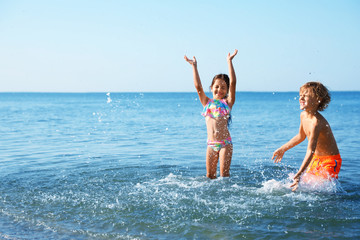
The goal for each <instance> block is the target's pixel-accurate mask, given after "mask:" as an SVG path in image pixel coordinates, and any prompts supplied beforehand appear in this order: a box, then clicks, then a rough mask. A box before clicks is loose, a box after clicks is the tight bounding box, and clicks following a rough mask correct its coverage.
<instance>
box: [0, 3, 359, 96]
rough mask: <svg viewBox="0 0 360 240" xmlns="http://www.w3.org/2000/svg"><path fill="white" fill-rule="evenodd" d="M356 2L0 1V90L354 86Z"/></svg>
mask: <svg viewBox="0 0 360 240" xmlns="http://www.w3.org/2000/svg"><path fill="white" fill-rule="evenodd" d="M359 13H360V1H357V0H353V1H350V0H343V1H340V0H338V1H331V0H326V1H323V0H318V1H310V0H309V1H308V0H302V1H300V0H294V1H287V0H283V1H282V0H278V1H271V0H268V1H265V0H264V1H260V0H254V1H231V0H230V1H212V0H200V1H188V0H182V1H165V0H163V1H161V0H158V1H145V0H143V1H142V0H129V1H80V0H79V1H67V0H53V1H47V0H44V1H37V0H34V1H17V0H13V1H10V0H9V1H4V0H0V82H1V84H0V92H8V91H25V92H27V91H30V92H34V91H35V92H129V91H133V92H154V91H155V92H182V91H194V87H193V80H192V69H191V67H190V65H189V64H188V63H186V62H185V61H184V59H183V56H184V55H185V54H186V55H188V56H189V57H192V56H194V55H195V56H196V58H197V60H198V68H199V72H200V77H201V80H202V82H203V85H204V87H205V88H206V89H207V87H208V85H210V81H211V79H212V77H213V76H214V75H215V74H218V73H223V72H225V73H227V63H226V55H227V53H228V52H233V51H234V49H235V48H236V49H238V50H239V53H238V55H237V56H236V57H235V59H234V67H235V71H236V73H237V78H238V84H237V90H238V91H298V89H299V87H300V86H301V85H302V84H303V83H305V82H307V81H321V82H323V83H324V84H325V85H326V86H328V87H329V89H330V90H333V91H341V90H360V44H359V43H360V27H359V26H360V14H359Z"/></svg>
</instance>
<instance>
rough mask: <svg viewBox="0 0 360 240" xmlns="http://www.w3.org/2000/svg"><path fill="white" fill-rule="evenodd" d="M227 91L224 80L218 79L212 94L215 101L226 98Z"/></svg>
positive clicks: (212, 88)
mask: <svg viewBox="0 0 360 240" xmlns="http://www.w3.org/2000/svg"><path fill="white" fill-rule="evenodd" d="M227 91H228V87H227V84H226V82H225V81H224V80H222V79H216V80H215V82H214V84H213V86H212V87H211V92H212V94H213V98H214V99H223V98H224V97H226V94H227Z"/></svg>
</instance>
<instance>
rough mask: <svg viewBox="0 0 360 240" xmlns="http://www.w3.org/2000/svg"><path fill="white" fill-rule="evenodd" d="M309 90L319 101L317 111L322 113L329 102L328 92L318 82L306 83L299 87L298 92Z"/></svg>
mask: <svg viewBox="0 0 360 240" xmlns="http://www.w3.org/2000/svg"><path fill="white" fill-rule="evenodd" d="M305 89H310V90H311V91H312V93H313V94H314V95H315V96H316V98H317V99H318V101H319V107H318V111H324V110H325V109H326V108H327V107H328V106H329V103H330V101H331V96H330V92H329V90H328V89H327V88H326V87H325V86H324V85H323V84H322V83H320V82H307V83H305V84H304V85H302V86H301V88H300V92H301V91H303V90H305Z"/></svg>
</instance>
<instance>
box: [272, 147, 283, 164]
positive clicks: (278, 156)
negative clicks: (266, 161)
mask: <svg viewBox="0 0 360 240" xmlns="http://www.w3.org/2000/svg"><path fill="white" fill-rule="evenodd" d="M284 153H285V151H284V150H282V149H281V148H279V149H277V150H275V152H274V153H273V156H272V158H271V160H273V159H274V158H275V156H276V158H275V160H274V163H278V162H280V161H281V159H282V158H283V156H284Z"/></svg>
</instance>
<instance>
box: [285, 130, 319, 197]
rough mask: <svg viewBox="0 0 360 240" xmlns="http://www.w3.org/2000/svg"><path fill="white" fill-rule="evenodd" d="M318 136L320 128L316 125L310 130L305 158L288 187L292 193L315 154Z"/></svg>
mask: <svg viewBox="0 0 360 240" xmlns="http://www.w3.org/2000/svg"><path fill="white" fill-rule="evenodd" d="M319 134H320V127H319V125H318V124H315V125H314V126H313V127H311V129H310V134H309V137H308V140H309V142H308V147H307V150H306V155H305V158H304V160H303V162H302V164H301V166H300V168H299V171H298V172H297V173H296V175H295V176H294V182H293V184H292V185H291V186H290V187H291V188H293V189H292V190H293V191H295V190H296V189H297V188H298V185H299V182H300V177H301V175H302V174H303V173H304V172H305V170H306V168H307V167H308V166H309V164H310V162H311V159H312V157H313V155H314V153H315V149H316V145H317V142H318V139H319Z"/></svg>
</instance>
